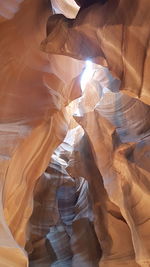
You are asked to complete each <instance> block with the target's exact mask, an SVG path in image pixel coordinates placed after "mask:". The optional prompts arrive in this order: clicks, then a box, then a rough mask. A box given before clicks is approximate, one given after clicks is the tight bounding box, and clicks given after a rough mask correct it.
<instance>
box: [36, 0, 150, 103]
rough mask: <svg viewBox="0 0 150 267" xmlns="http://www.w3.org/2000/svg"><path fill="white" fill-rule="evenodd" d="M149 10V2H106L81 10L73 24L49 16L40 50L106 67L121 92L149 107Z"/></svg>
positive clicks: (137, 0) (146, 0)
mask: <svg viewBox="0 0 150 267" xmlns="http://www.w3.org/2000/svg"><path fill="white" fill-rule="evenodd" d="M83 2H84V1H83ZM83 6H84V5H83ZM149 9H150V2H149V0H144V1H143V0H135V1H134V2H133V4H132V5H131V2H130V1H129V0H127V1H124V0H115V1H112V0H109V1H107V2H106V3H105V4H102V3H101V1H100V2H98V3H96V4H93V5H90V6H89V7H87V8H81V9H80V11H79V13H78V15H77V17H76V18H75V19H74V20H69V19H67V18H66V17H64V16H63V15H54V16H51V17H50V18H49V21H48V37H47V38H46V39H45V40H44V41H43V42H42V44H41V49H42V50H44V51H46V52H47V53H54V54H63V55H67V56H71V57H74V58H77V59H80V60H81V59H82V60H84V59H88V58H92V60H93V61H94V62H96V63H98V62H99V64H102V65H104V66H106V65H107V66H108V68H109V70H111V72H112V73H113V74H114V75H115V76H116V77H118V78H119V79H120V80H121V86H120V90H122V91H123V92H124V93H127V94H129V95H131V96H133V97H135V98H139V99H140V100H142V101H143V102H145V103H146V104H150V95H149V92H150V87H149V84H150V82H149V74H148V73H149V62H150V60H149V54H150V52H149V50H150V47H149V37H150V27H149V23H150V15H149ZM56 44H57V45H56Z"/></svg>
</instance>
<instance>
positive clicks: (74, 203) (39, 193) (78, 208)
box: [28, 151, 100, 267]
mask: <svg viewBox="0 0 150 267" xmlns="http://www.w3.org/2000/svg"><path fill="white" fill-rule="evenodd" d="M63 152H64V153H65V152H66V151H63ZM66 166H67V163H66V162H65V161H64V160H63V159H61V158H60V157H58V156H56V155H53V156H52V160H51V162H50V164H49V166H48V168H47V170H46V172H45V173H44V175H43V176H42V177H41V178H40V179H39V181H38V183H37V185H36V188H35V194H34V201H35V202H34V211H33V214H32V217H31V225H32V228H31V232H32V235H31V239H30V243H29V244H28V248H29V249H30V256H29V257H30V266H50V264H51V266H66V267H67V266H68V267H70V266H98V261H99V258H100V247H99V244H98V240H97V238H96V234H95V231H94V228H93V215H92V210H91V204H90V202H91V201H90V199H89V190H88V183H87V181H86V180H84V178H82V177H79V179H75V178H71V177H70V176H69V175H68V173H67V172H66V170H65V169H66ZM87 233H88V235H87ZM89 239H90V242H88V241H89Z"/></svg>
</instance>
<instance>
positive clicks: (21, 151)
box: [0, 0, 82, 267]
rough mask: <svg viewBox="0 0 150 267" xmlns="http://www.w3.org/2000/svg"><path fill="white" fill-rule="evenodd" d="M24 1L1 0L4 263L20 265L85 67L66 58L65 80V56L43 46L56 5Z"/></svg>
mask: <svg viewBox="0 0 150 267" xmlns="http://www.w3.org/2000/svg"><path fill="white" fill-rule="evenodd" d="M21 2H22V1H0V14H1V16H2V20H1V23H0V33H1V40H0V50H1V53H0V65H1V67H0V101H1V106H0V170H1V173H0V175H1V179H0V181H1V209H0V212H1V213H0V214H1V215H0V222H1V227H0V231H1V239H0V263H1V266H19V267H20V266H27V261H28V259H27V254H26V252H25V250H24V246H25V243H26V240H27V223H28V220H29V217H30V216H31V213H32V203H33V190H34V186H35V182H36V180H37V179H38V178H39V177H40V175H41V174H42V173H43V172H44V171H45V169H46V167H47V165H48V162H49V159H50V156H51V154H52V153H53V150H54V149H55V148H56V147H57V146H58V145H59V144H60V143H61V142H62V140H63V138H64V137H65V134H66V131H67V129H68V124H69V118H68V115H67V113H66V110H65V106H66V105H67V103H69V101H70V100H72V99H74V98H75V97H77V96H79V95H80V91H79V90H78V89H76V90H75V87H74V84H77V83H78V82H77V81H74V80H73V79H74V78H75V77H76V76H78V74H79V73H80V71H81V66H82V64H81V63H78V62H77V61H75V60H72V59H66V60H64V59H63V58H62V57H60V58H62V61H63V60H64V64H66V65H67V66H68V67H67V68H66V70H67V69H68V74H67V75H69V77H68V79H66V80H65V76H64V80H61V79H60V78H59V76H63V73H62V72H63V69H62V66H61V64H60V58H59V57H55V56H53V57H52V58H49V57H48V56H47V55H46V54H45V53H43V52H41V51H40V48H39V47H40V43H41V41H42V40H43V39H44V38H45V37H46V23H47V19H48V16H49V15H50V14H52V13H51V5H50V3H49V1H46V0H44V1H43V0H32V1H31V0H26V1H24V2H22V3H21ZM73 63H74V64H73ZM57 66H58V67H57ZM77 66H78V67H77ZM54 69H57V73H56V72H55V73H54ZM67 75H66V76H67Z"/></svg>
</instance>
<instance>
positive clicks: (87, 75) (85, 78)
mask: <svg viewBox="0 0 150 267" xmlns="http://www.w3.org/2000/svg"><path fill="white" fill-rule="evenodd" d="M93 71H94V69H93V66H92V61H90V60H87V61H86V67H85V70H84V72H83V74H82V77H81V81H80V83H81V89H82V92H84V90H85V88H86V85H87V83H88V82H89V81H90V79H91V78H92V75H93Z"/></svg>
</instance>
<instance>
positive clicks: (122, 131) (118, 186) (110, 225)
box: [68, 68, 150, 267]
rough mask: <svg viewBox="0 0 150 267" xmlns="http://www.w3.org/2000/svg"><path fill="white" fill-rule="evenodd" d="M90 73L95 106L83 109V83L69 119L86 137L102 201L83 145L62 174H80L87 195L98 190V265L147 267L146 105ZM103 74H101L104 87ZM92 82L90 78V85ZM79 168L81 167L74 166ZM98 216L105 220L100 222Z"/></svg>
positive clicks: (149, 130) (148, 128)
mask: <svg viewBox="0 0 150 267" xmlns="http://www.w3.org/2000/svg"><path fill="white" fill-rule="evenodd" d="M96 72H97V73H94V75H95V77H96V79H97V80H98V73H99V83H100V85H101V86H99V87H96V88H95V91H94V90H93V91H92V92H93V93H92V92H91V95H92V94H93V99H97V95H98V93H99V95H100V97H99V101H98V102H97V103H96V105H95V103H94V102H93V103H92V102H91V103H92V104H93V106H92V104H91V110H90V105H89V102H87V103H88V106H85V103H86V92H88V88H89V86H90V85H89V84H88V86H87V88H86V89H85V91H84V94H83V97H82V98H81V100H80V102H79V110H78V111H77V112H78V115H76V116H75V118H76V120H77V122H78V123H79V124H81V126H82V127H83V129H84V130H85V132H86V134H87V136H88V140H89V141H90V144H91V148H92V152H93V155H94V159H95V162H96V165H97V167H98V169H99V171H100V173H101V175H102V179H103V183H104V187H105V189H106V192H107V195H108V198H107V196H106V193H105V194H104V193H103V194H102V193H101V191H100V190H104V189H102V185H101V186H100V185H99V186H98V182H99V183H100V178H97V179H96V175H93V173H92V172H93V169H94V168H92V164H91V165H90V161H89V158H90V154H89V153H87V152H88V150H87V144H86V143H84V142H82V143H80V144H78V148H77V147H75V151H76V152H74V153H73V155H72V158H71V160H70V164H69V169H68V171H69V173H72V174H73V175H74V176H76V177H77V176H79V175H81V176H82V175H83V174H81V172H82V171H84V173H85V172H86V174H84V176H85V177H87V178H88V180H89V181H90V184H92V186H93V187H95V189H93V192H94V193H93V192H91V196H92V195H93V197H95V196H96V193H95V192H96V189H97V191H98V192H99V194H98V193H97V198H98V205H96V208H97V209H96V208H95V209H96V215H95V216H96V218H97V219H96V220H97V222H96V229H97V231H98V234H97V236H98V239H99V241H100V244H101V247H102V250H103V256H102V259H101V261H100V266H111V267H114V266H125V265H126V264H128V265H129V266H138V265H137V264H136V263H135V261H134V258H135V260H136V262H137V263H138V264H139V265H140V266H142V267H143V266H149V264H150V251H149V248H150V244H149V242H150V241H149V240H150V238H149V230H148V228H149V216H150V211H149V208H148V206H149V202H150V197H149V177H150V169H149V148H150V146H149V145H150V138H149V134H150V119H149V117H150V116H149V115H150V107H149V106H147V105H145V104H144V103H142V102H140V101H139V100H136V99H134V98H131V97H129V96H126V95H123V94H122V93H112V92H111V91H110V90H111V89H112V88H111V83H110V81H109V78H110V77H109V76H108V73H107V72H105V70H104V69H102V68H99V71H98V69H97V71H96ZM104 73H105V75H106V73H107V75H106V76H105V87H104ZM101 78H102V80H101ZM94 79H95V78H94V76H93V79H92V80H91V83H93V82H94ZM94 84H95V82H94ZM91 87H92V85H91ZM102 89H103V90H102ZM106 89H107V90H106ZM94 94H95V98H94ZM91 98H92V97H91ZM82 104H83V107H82ZM94 105H95V108H94ZM86 107H87V108H86ZM77 151H78V152H77ZM81 162H82V164H81ZM80 164H81V165H83V166H81V167H79V165H80ZM93 165H94V164H93ZM103 196H105V197H103ZM110 201H111V203H110ZM100 203H104V204H101V205H102V206H104V208H103V210H104V211H103V214H104V215H103V216H102V217H101V212H100V208H99V209H98V207H99V205H100ZM112 203H113V204H112ZM114 205H115V206H114ZM115 207H117V209H118V208H119V210H120V211H119V210H116V208H115ZM110 210H111V211H110ZM110 214H111V216H110ZM102 218H107V220H106V221H105V220H104V221H103V222H102ZM98 223H99V224H98ZM100 225H101V226H100ZM102 225H103V227H104V229H106V230H105V231H106V233H107V235H106V236H109V239H108V240H107V241H106V243H105V242H104V241H105V240H103V239H101V235H102V233H103V232H102V231H101V227H102ZM98 226H99V227H98ZM108 233H109V235H108ZM111 242H113V243H111ZM132 244H133V245H132ZM133 248H134V249H133ZM134 253H135V256H134Z"/></svg>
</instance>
